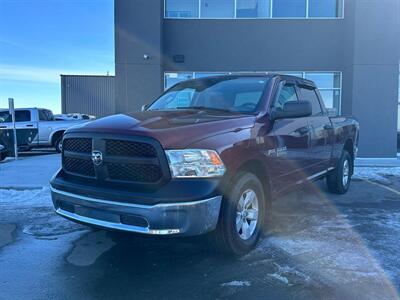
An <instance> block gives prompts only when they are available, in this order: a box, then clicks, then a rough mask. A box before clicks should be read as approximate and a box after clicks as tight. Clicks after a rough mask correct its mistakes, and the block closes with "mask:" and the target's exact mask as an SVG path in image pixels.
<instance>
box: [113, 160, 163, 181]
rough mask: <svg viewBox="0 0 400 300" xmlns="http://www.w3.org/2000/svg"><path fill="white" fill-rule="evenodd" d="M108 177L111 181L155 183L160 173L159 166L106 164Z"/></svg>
mask: <svg viewBox="0 0 400 300" xmlns="http://www.w3.org/2000/svg"><path fill="white" fill-rule="evenodd" d="M107 168H108V175H109V176H110V179H112V180H121V181H137V182H157V181H158V180H160V178H161V176H162V173H161V169H160V167H159V166H155V165H135V164H118V163H111V164H107Z"/></svg>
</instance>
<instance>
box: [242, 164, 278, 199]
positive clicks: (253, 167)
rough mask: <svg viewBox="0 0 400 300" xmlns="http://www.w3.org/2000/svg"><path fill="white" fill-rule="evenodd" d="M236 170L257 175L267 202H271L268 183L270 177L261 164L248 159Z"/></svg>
mask: <svg viewBox="0 0 400 300" xmlns="http://www.w3.org/2000/svg"><path fill="white" fill-rule="evenodd" d="M238 172H249V173H252V174H254V175H255V176H257V178H258V179H259V180H260V182H261V183H262V186H263V190H264V195H265V197H266V198H267V200H269V201H267V202H268V204H270V203H271V185H270V181H269V179H270V177H269V174H268V172H267V171H266V170H265V168H264V167H263V164H262V163H261V162H260V161H257V160H250V161H247V162H245V163H244V164H243V165H242V166H240V168H239V169H238Z"/></svg>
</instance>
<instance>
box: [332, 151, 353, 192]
mask: <svg viewBox="0 0 400 300" xmlns="http://www.w3.org/2000/svg"><path fill="white" fill-rule="evenodd" d="M353 163H354V162H353V160H352V158H351V155H350V154H349V152H347V151H346V150H343V152H342V155H341V156H340V159H339V161H338V164H337V166H336V168H335V169H334V170H332V171H330V172H329V173H328V175H327V176H326V183H327V186H328V190H329V192H331V193H334V194H345V193H346V192H347V191H348V190H349V187H350V182H351V176H352V170H353Z"/></svg>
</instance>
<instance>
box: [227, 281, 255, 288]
mask: <svg viewBox="0 0 400 300" xmlns="http://www.w3.org/2000/svg"><path fill="white" fill-rule="evenodd" d="M250 285H251V284H250V282H249V281H239V280H234V281H230V282H226V283H222V284H221V286H234V287H247V286H250Z"/></svg>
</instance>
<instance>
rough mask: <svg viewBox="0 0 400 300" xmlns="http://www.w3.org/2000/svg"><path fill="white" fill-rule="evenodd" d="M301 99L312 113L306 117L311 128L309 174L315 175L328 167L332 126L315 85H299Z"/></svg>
mask: <svg viewBox="0 0 400 300" xmlns="http://www.w3.org/2000/svg"><path fill="white" fill-rule="evenodd" d="M299 90H300V94H301V100H306V101H309V102H310V103H311V106H312V115H311V116H310V117H309V118H308V122H309V126H310V130H311V140H310V142H311V147H310V152H309V153H310V162H311V173H312V175H311V176H313V175H314V176H316V175H318V174H320V173H322V172H324V171H326V169H327V168H328V167H329V162H330V159H331V151H332V146H331V143H330V135H331V131H332V130H333V129H332V126H331V121H330V119H329V117H328V115H327V114H326V113H325V109H324V108H323V107H322V105H321V103H320V100H319V98H318V93H317V90H316V89H315V87H312V86H309V85H303V84H300V85H299Z"/></svg>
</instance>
